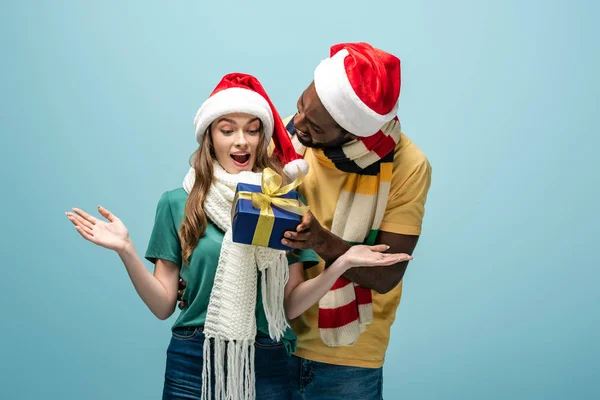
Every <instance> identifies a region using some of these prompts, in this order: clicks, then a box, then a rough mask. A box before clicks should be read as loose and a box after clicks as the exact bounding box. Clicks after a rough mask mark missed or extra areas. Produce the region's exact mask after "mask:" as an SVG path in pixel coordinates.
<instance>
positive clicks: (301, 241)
mask: <svg viewBox="0 0 600 400" xmlns="http://www.w3.org/2000/svg"><path fill="white" fill-rule="evenodd" d="M327 233H328V231H327V230H326V229H324V228H323V227H322V226H321V224H320V223H319V221H317V219H316V218H315V216H314V215H313V213H311V212H310V211H309V212H307V213H306V214H305V215H304V216H303V217H302V222H300V225H298V226H297V227H296V231H295V232H294V231H287V232H285V234H284V239H282V240H281V243H282V244H283V245H285V246H289V247H291V248H292V249H313V250H315V251H316V252H317V253H319V250H320V249H321V247H323V245H324V244H325V243H324V242H326V241H327Z"/></svg>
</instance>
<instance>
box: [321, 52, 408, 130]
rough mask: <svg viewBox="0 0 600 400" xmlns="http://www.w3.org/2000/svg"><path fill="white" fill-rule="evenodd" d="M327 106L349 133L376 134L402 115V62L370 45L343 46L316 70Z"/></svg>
mask: <svg viewBox="0 0 600 400" xmlns="http://www.w3.org/2000/svg"><path fill="white" fill-rule="evenodd" d="M314 81H315V89H316V91H317V95H318V96H319V99H320V100H321V102H322V103H323V106H324V107H325V109H327V111H328V112H329V114H330V115H331V116H332V117H333V119H334V120H335V121H336V122H337V123H338V124H339V125H340V126H341V127H342V128H344V129H345V130H346V131H348V132H350V133H351V134H353V135H356V136H360V137H369V136H372V135H374V134H376V133H377V132H378V131H379V130H380V129H381V127H382V126H383V125H384V124H386V123H387V122H389V121H391V120H392V119H393V118H394V117H396V114H397V112H398V100H399V98H400V60H399V59H398V57H396V56H394V55H392V54H390V53H387V52H385V51H383V50H380V49H376V48H374V47H373V46H371V45H370V44H368V43H341V44H337V45H335V46H332V47H331V50H330V57H329V58H327V59H325V60H323V61H321V63H320V64H319V65H318V66H317V68H316V69H315V74H314Z"/></svg>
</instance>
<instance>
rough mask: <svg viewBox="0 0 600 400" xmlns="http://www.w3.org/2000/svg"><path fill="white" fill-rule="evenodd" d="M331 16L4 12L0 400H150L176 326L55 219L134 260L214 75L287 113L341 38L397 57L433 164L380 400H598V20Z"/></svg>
mask: <svg viewBox="0 0 600 400" xmlns="http://www.w3.org/2000/svg"><path fill="white" fill-rule="evenodd" d="M486 3H488V4H486ZM341 4H342V2H325V1H323V0H319V1H303V2H295V3H288V2H274V1H270V2H268V1H254V2H249V1H248V2H241V1H240V2H235V1H215V2H207V1H200V0H195V1H152V0H146V1H113V0H110V1H109V0H106V1H99V2H83V1H71V2H66V1H65V2H58V1H26V0H21V1H9V2H6V1H3V2H2V3H1V6H0V43H1V51H0V55H1V57H2V60H1V74H0V89H1V90H0V93H1V94H0V113H1V118H0V132H1V134H2V142H1V143H2V145H1V146H0V151H1V156H0V163H1V164H0V177H1V187H2V197H1V198H2V200H1V201H2V204H1V205H2V206H1V207H0V218H1V221H2V227H3V229H2V230H1V232H0V235H1V236H0V243H2V246H1V251H2V253H1V255H2V259H1V263H2V268H1V271H2V272H1V279H0V301H1V304H2V315H1V330H0V335H1V340H0V370H1V373H0V380H1V382H0V383H1V384H0V398H2V399H38V398H46V399H158V398H160V392H161V388H162V382H163V371H164V360H165V350H166V347H167V344H168V340H169V335H170V333H169V327H170V323H171V322H172V321H173V319H171V320H170V321H167V322H161V321H159V320H157V319H156V318H154V317H153V316H152V315H151V313H150V312H149V311H148V310H147V309H146V308H145V306H144V305H143V303H142V301H141V300H140V299H139V298H138V296H137V294H136V293H135V291H134V290H133V288H132V285H131V283H130V281H129V279H128V277H127V274H126V272H125V269H124V268H123V266H122V265H121V264H120V261H119V259H118V257H117V256H116V255H115V254H113V253H111V252H109V251H107V250H105V249H101V248H97V247H95V246H94V245H92V244H90V243H88V242H85V241H84V240H83V239H82V238H81V237H80V236H79V235H78V234H77V233H76V231H75V230H74V229H73V227H72V226H71V223H70V222H69V221H68V220H67V218H66V217H65V215H64V211H66V210H68V209H70V207H72V206H77V207H81V208H84V209H86V210H90V211H94V210H95V206H96V205H97V204H102V205H104V206H105V207H107V208H108V209H110V210H111V211H113V212H114V213H115V214H116V215H118V216H120V217H121V218H122V219H123V220H124V221H125V222H126V224H127V226H128V227H129V229H130V232H131V235H132V238H133V240H134V242H135V243H136V244H137V248H138V251H139V252H140V253H142V252H143V251H145V247H146V244H147V241H148V238H149V235H150V232H151V228H152V224H153V219H154V212H155V207H156V204H157V201H158V199H159V197H160V195H161V193H162V192H164V191H165V190H169V189H173V188H176V187H178V186H179V185H180V184H181V181H182V179H183V176H184V174H185V172H186V171H187V168H188V158H189V156H190V155H191V154H192V152H193V151H194V149H195V147H196V143H195V140H194V133H193V129H192V120H193V117H194V115H195V112H196V109H197V108H198V107H199V106H200V104H201V103H202V101H203V100H204V99H205V98H206V97H207V96H208V94H209V93H210V91H211V90H212V88H213V87H214V85H215V84H216V83H217V82H218V80H219V79H220V77H221V76H222V75H224V74H225V73H227V72H230V71H236V70H239V71H244V72H248V73H252V74H255V75H257V76H258V77H259V79H261V81H262V82H263V84H264V85H265V87H266V89H267V91H268V92H269V94H270V96H271V98H272V100H273V101H274V103H275V104H276V105H278V108H279V110H280V112H281V114H282V115H289V114H291V113H293V112H294V111H295V104H296V99H297V97H298V96H299V95H300V93H301V92H302V90H304V88H305V87H306V86H307V85H308V84H309V83H310V81H311V79H312V72H313V70H314V67H315V66H316V65H317V63H318V62H319V61H320V60H321V59H322V58H325V57H327V55H328V48H329V46H330V45H331V44H334V43H337V42H342V41H367V42H371V43H372V44H374V45H376V46H377V47H380V48H383V49H385V50H387V51H390V52H392V53H394V54H396V55H398V56H399V57H400V58H401V60H402V62H403V64H402V65H403V68H402V77H403V81H402V95H401V107H400V113H399V115H400V118H401V120H402V124H403V128H404V131H405V132H406V133H407V135H409V136H410V137H411V138H412V139H413V140H414V141H415V142H416V143H417V144H418V145H419V146H420V147H421V148H422V149H423V150H424V151H425V152H426V154H427V155H428V157H429V159H430V161H431V163H432V165H433V168H434V176H433V185H432V188H431V191H430V197H429V200H428V203H427V215H426V219H425V222H424V234H423V236H422V238H421V241H420V243H419V246H418V249H417V251H416V253H415V258H416V259H415V261H414V262H413V263H411V266H410V268H409V269H408V272H407V274H406V278H405V292H404V297H403V300H402V303H401V305H400V308H399V311H398V314H397V320H396V322H395V324H394V327H393V331H392V335H393V336H392V339H391V344H390V347H389V350H388V353H387V360H386V365H385V372H384V374H385V397H386V398H387V399H508V398H511V399H517V398H518V399H567V398H568V399H591V398H599V397H600V386H599V385H598V381H599V379H600V376H599V375H600V372H599V371H600V361H599V360H600V349H599V344H598V337H599V335H598V329H599V328H600V312H599V311H598V304H599V300H600V294H599V293H600V291H599V290H598V287H597V286H598V282H599V280H600V273H599V272H598V268H599V267H600V263H599V262H598V255H597V248H598V247H597V246H598V245H597V242H598V239H599V238H600V232H598V223H599V222H600V221H599V213H598V209H597V205H598V194H599V179H598V172H599V171H600V168H599V167H600V166H599V165H598V164H599V162H598V155H597V149H598V145H599V144H600V140H599V139H598V128H597V125H596V121H595V118H597V117H598V115H599V108H600V107H599V102H600V94H599V93H600V84H599V79H598V71H599V70H600V63H599V52H598V37H599V36H600V30H599V29H598V20H599V17H600V13H599V11H600V7H599V6H598V3H597V2H592V1H589V2H586V1H570V2H567V1H546V2H543V1H515V0H506V1H502V2H501V1H496V2H493V3H492V2H480V1H465V0H455V1H452V2H447V1H421V2H401V1H397V0H395V1H379V2H375V1H361V2H350V1H346V2H344V3H343V4H344V5H341ZM594 171H596V172H594ZM148 267H150V265H148Z"/></svg>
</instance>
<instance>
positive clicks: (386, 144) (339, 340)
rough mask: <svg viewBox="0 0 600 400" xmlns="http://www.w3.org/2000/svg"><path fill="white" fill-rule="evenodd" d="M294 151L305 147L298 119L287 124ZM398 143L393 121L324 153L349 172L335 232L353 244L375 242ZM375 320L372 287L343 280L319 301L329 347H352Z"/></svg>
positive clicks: (396, 125)
mask: <svg viewBox="0 0 600 400" xmlns="http://www.w3.org/2000/svg"><path fill="white" fill-rule="evenodd" d="M286 128H287V130H288V132H289V133H290V135H292V143H293V144H294V148H295V149H296V152H297V153H298V154H300V155H304V152H305V151H306V148H305V147H304V146H303V145H302V144H301V143H300V142H299V141H298V138H297V137H296V135H295V133H296V128H295V127H294V119H293V118H292V119H290V121H289V122H288V124H287V126H286ZM399 141H400V122H399V121H398V118H397V117H396V118H394V119H393V120H391V121H390V122H388V123H386V124H385V125H384V126H382V127H381V129H380V130H379V131H378V132H377V133H376V134H374V135H373V136H369V137H366V138H358V139H356V140H353V141H351V142H348V143H346V144H344V145H343V146H341V147H339V148H335V149H323V150H321V149H314V150H313V151H316V152H322V154H324V155H325V156H326V157H327V158H328V159H329V160H330V161H331V163H332V165H334V166H335V167H336V168H337V169H339V170H341V171H344V172H347V173H348V175H347V177H346V182H345V183H344V187H343V189H342V192H341V194H340V197H339V199H338V202H337V205H336V209H335V213H334V215H333V221H332V226H331V232H332V233H334V234H335V235H337V236H339V237H341V238H342V239H344V240H345V241H346V242H348V243H349V244H352V245H355V244H367V245H373V244H375V239H376V238H377V234H378V233H379V227H380V225H381V221H382V219H383V214H384V212H385V209H386V205H387V201H388V195H389V192H390V182H391V180H392V165H393V160H394V149H395V147H396V144H397V143H398V142H399ZM372 319H373V307H372V295H371V289H368V288H365V287H361V286H359V285H357V284H356V283H353V282H350V281H348V280H347V279H344V278H343V277H340V278H339V279H338V280H337V281H336V282H335V283H334V285H333V286H332V288H331V289H330V290H329V292H327V294H325V296H324V297H323V298H322V299H321V300H320V301H319V331H320V334H321V339H322V340H323V342H324V343H325V344H326V345H328V346H352V345H354V344H355V343H356V341H357V339H358V337H359V336H360V334H361V333H362V332H363V331H364V330H365V329H366V325H367V324H370V323H371V321H372Z"/></svg>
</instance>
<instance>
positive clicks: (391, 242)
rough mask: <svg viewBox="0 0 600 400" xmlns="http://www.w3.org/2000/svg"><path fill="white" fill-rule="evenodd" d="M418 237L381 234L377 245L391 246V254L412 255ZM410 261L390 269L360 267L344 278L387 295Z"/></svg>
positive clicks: (398, 280) (351, 270)
mask: <svg viewBox="0 0 600 400" xmlns="http://www.w3.org/2000/svg"><path fill="white" fill-rule="evenodd" d="M418 240H419V237H418V236H410V235H399V234H397V233H390V232H383V231H381V232H379V235H378V238H377V241H376V243H377V244H387V245H388V246H390V248H389V250H388V252H390V253H406V254H412V253H413V251H414V250H415V247H416V246H417V242H418ZM407 266H408V261H404V262H401V263H398V264H394V265H392V266H390V267H362V268H361V267H359V268H352V269H349V270H348V271H346V273H345V274H344V275H343V277H344V278H346V279H348V280H350V281H352V282H356V283H358V284H359V285H361V286H365V287H368V288H370V289H373V290H375V291H376V292H378V293H382V294H383V293H387V292H389V291H391V290H392V289H394V288H395V287H396V286H398V284H399V283H400V281H401V280H402V277H404V272H406V267H407Z"/></svg>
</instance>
